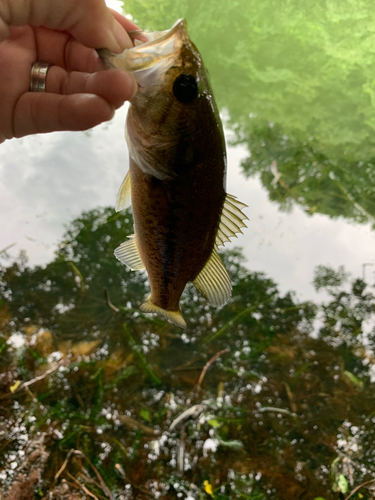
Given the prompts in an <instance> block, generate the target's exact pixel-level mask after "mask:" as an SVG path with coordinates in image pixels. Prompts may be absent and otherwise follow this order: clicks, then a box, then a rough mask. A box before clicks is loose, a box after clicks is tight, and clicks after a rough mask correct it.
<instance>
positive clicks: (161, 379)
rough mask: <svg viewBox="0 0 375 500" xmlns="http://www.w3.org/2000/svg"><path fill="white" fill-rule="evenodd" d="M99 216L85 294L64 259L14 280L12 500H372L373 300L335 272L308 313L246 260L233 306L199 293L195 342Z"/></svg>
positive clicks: (2, 468) (9, 314) (8, 312)
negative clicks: (153, 296) (156, 309)
mask: <svg viewBox="0 0 375 500" xmlns="http://www.w3.org/2000/svg"><path fill="white" fill-rule="evenodd" d="M97 217H103V214H102V213H98V214H97V215H96V216H95V217H93V216H92V214H91V213H89V214H87V216H86V218H85V217H83V218H82V219H80V223H79V226H80V228H81V229H80V230H79V231H78V232H77V231H76V232H75V233H74V234H75V236H74V238H75V240H74V241H75V242H76V243H74V245H73V246H72V247H71V248H68V249H65V251H66V253H67V254H68V255H69V256H70V258H71V260H72V261H74V262H75V265H76V267H77V269H79V270H80V273H81V275H82V277H83V279H84V282H85V284H86V285H85V293H84V294H82V293H81V288H80V285H79V284H77V283H76V278H75V277H76V274H75V273H74V272H73V270H72V268H71V266H69V265H67V266H62V265H61V257H57V259H60V260H58V262H56V266H55V264H54V263H51V264H50V265H49V266H47V267H46V268H45V269H40V268H34V269H31V268H28V267H27V266H26V264H25V263H24V261H22V262H16V263H13V264H12V265H11V266H8V267H3V268H2V269H1V273H0V292H1V294H2V299H1V300H2V303H1V306H0V330H1V332H2V333H1V334H0V351H1V356H0V481H1V495H2V498H7V499H8V500H14V499H34V498H35V499H45V500H52V499H59V500H60V499H61V500H64V499H67V500H68V499H69V500H72V499H89V498H98V499H99V498H111V497H112V498H113V499H116V500H127V499H143V498H147V499H148V498H165V499H174V498H182V499H185V500H191V499H194V500H195V499H205V500H207V499H210V498H212V499H215V500H220V499H221V500H229V499H230V500H232V499H234V500H237V499H244V498H245V499H246V498H247V499H252V500H255V499H257V500H263V499H266V498H267V499H270V498H271V499H276V500H284V499H285V500H293V499H303V500H314V499H316V498H319V497H320V498H323V499H325V500H331V499H338V500H339V499H343V498H346V497H348V496H349V495H350V494H351V495H352V496H351V498H353V499H356V500H359V499H362V500H363V499H364V500H370V498H372V497H373V490H372V487H373V483H372V481H373V478H374V476H375V465H374V464H375V448H374V442H375V440H374V423H375V417H374V407H375V396H374V394H375V391H374V389H375V387H374V383H373V381H372V378H371V367H372V365H373V363H374V359H375V354H374V346H375V336H374V334H373V332H370V333H368V330H366V331H367V333H364V331H363V328H362V325H363V323H364V322H366V324H368V323H369V322H371V321H373V319H374V296H373V294H372V290H371V289H370V288H369V287H366V284H365V283H364V282H362V281H361V280H353V281H352V282H351V284H350V291H348V287H346V288H344V287H343V284H342V283H341V282H340V281H337V280H336V281H337V283H336V284H335V286H334V287H332V286H331V285H332V283H333V281H332V279H331V280H328V281H327V279H326V278H327V276H328V275H329V276H331V278H332V276H333V278H335V276H334V271H333V270H330V271H331V274H329V273H328V274H327V273H326V275H325V274H324V272H323V271H322V270H321V269H320V270H319V272H320V275H319V276H320V278H319V279H320V280H321V281H320V282H319V283H317V286H318V287H319V286H320V285H322V283H323V282H324V286H323V289H324V290H326V291H328V293H330V300H329V301H328V302H326V303H325V304H324V305H323V306H318V305H316V304H306V303H303V304H299V303H298V302H296V301H295V300H294V298H293V297H292V296H291V295H289V294H287V295H285V296H281V295H280V294H279V293H278V291H277V288H276V287H275V285H274V283H273V282H272V281H271V280H268V279H267V278H265V277H264V276H263V275H261V274H259V273H249V272H248V271H247V270H246V269H245V268H244V267H243V266H242V265H241V258H240V254H239V253H238V252H237V253H236V252H233V253H232V254H226V255H224V259H225V260H226V262H227V264H228V268H229V269H231V270H232V272H233V277H234V300H233V302H231V303H230V304H228V306H226V307H225V308H223V309H222V310H220V311H217V312H213V310H212V309H211V308H209V307H208V306H207V304H206V302H205V301H204V299H202V298H201V297H199V296H198V295H197V294H196V292H195V291H194V289H193V288H188V289H187V291H186V294H185V296H184V304H183V306H184V316H185V317H186V318H187V321H188V324H190V325H191V327H190V329H188V330H187V331H186V332H183V333H181V331H179V330H178V329H176V328H175V327H174V326H172V325H170V324H165V323H161V322H160V320H159V319H157V320H156V321H154V320H153V318H150V320H149V319H148V318H147V317H146V316H144V315H142V314H139V313H138V311H137V303H139V302H141V300H142V298H143V295H144V294H145V288H144V283H143V278H142V276H140V277H139V276H138V277H137V275H136V274H131V273H128V271H126V270H125V269H123V268H121V267H118V266H117V264H116V263H114V259H113V258H112V257H111V258H109V255H110V254H111V252H112V250H113V248H112V247H114V246H116V245H117V241H116V237H115V236H116V234H115V232H114V233H113V232H112V233H111V239H110V240H108V238H107V236H108V234H107V232H106V231H104V230H102V229H103V228H102V226H100V225H97V224H96V220H97ZM118 221H119V218H118V217H117V218H115V219H113V224H115V223H116V222H118ZM93 227H94V228H95V227H96V229H95V230H93ZM107 230H108V228H107ZM122 237H123V236H122V234H121V238H122ZM117 239H119V238H117ZM83 241H84V242H85V245H86V247H85V246H84V245H83V243H82V242H83ZM98 244H99V249H97V246H98ZM106 245H107V246H106ZM77 247H79V248H78V250H77ZM84 248H86V250H85V252H83V249H84ZM76 251H77V252H78V253H76V254H74V252H76ZM96 251H98V252H100V255H101V266H100V267H97V266H92V262H95V252H96ZM107 253H108V259H107ZM332 272H333V274H332ZM47 280H49V281H48V287H49V288H48V290H47V291H46V283H47ZM116 280H117V281H116ZM26 284H27V286H26ZM77 285H78V286H77ZM105 287H107V289H108V291H110V294H111V299H110V300H109V292H108V293H107V296H104V295H103V289H104V288H105ZM117 287H118V288H117ZM120 292H121V293H120ZM120 298H121V300H120ZM111 301H112V302H111ZM57 304H59V306H57ZM121 304H123V305H121ZM255 304H258V305H255ZM111 305H112V307H111ZM36 306H37V307H38V308H37V309H36ZM36 310H37V312H36ZM317 311H318V312H319V316H320V318H321V327H320V328H319V329H318V330H317V331H315V332H314V335H311V333H312V332H313V328H312V322H313V321H314V320H315V318H316V314H317ZM233 318H234V320H233ZM229 325H230V328H229ZM16 337H17V338H18V341H20V340H21V342H20V343H19V346H18V347H15V345H14V339H15V338H16ZM207 339H209V342H204V341H205V340H207Z"/></svg>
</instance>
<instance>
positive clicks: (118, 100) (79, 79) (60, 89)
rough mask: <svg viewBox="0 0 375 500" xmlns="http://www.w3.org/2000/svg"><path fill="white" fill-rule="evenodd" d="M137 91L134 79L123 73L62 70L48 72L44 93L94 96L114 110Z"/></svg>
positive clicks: (55, 69)
mask: <svg viewBox="0 0 375 500" xmlns="http://www.w3.org/2000/svg"><path fill="white" fill-rule="evenodd" d="M137 89H138V85H137V83H136V82H135V79H134V78H133V77H132V76H131V75H130V74H129V73H125V71H120V70H116V69H109V70H108V71H100V72H98V73H93V74H90V73H81V72H77V71H74V72H72V73H67V72H66V71H64V70H63V69H62V68H58V67H56V66H55V67H52V68H50V70H49V71H48V75H47V81H46V91H47V92H51V93H54V94H63V95H70V94H96V95H98V96H100V97H102V98H103V99H105V100H106V101H108V102H109V103H110V104H111V105H112V106H114V107H115V108H116V109H117V108H119V107H120V106H122V105H123V104H124V102H125V101H126V100H129V99H131V98H132V97H133V96H134V95H135V93H136V91H137Z"/></svg>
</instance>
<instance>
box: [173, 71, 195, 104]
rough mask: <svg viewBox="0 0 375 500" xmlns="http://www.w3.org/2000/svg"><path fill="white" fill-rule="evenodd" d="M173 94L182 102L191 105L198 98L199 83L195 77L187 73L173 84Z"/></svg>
mask: <svg viewBox="0 0 375 500" xmlns="http://www.w3.org/2000/svg"><path fill="white" fill-rule="evenodd" d="M173 93H174V95H175V97H176V99H178V100H179V101H180V102H182V103H184V104H189V103H190V102H193V101H194V99H195V98H196V97H197V96H198V83H197V80H196V79H195V78H194V76H192V75H189V74H187V73H182V75H179V76H178V77H177V78H176V80H175V81H174V84H173Z"/></svg>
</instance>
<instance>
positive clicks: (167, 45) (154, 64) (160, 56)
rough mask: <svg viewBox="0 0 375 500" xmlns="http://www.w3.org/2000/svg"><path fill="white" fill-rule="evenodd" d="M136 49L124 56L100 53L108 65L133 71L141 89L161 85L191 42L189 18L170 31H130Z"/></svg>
mask: <svg viewBox="0 0 375 500" xmlns="http://www.w3.org/2000/svg"><path fill="white" fill-rule="evenodd" d="M129 36H130V38H131V39H132V40H133V42H134V43H135V47H133V48H132V49H127V50H125V51H124V52H122V53H121V54H118V55H117V54H108V53H106V52H105V51H98V52H99V55H100V56H101V58H102V60H103V62H104V64H105V66H106V67H107V68H108V67H112V68H113V67H114V68H118V69H122V70H125V71H130V72H132V73H133V74H134V76H135V79H136V80H137V82H138V83H139V85H140V86H141V87H146V86H149V85H155V84H158V83H160V82H161V80H162V78H163V76H164V75H165V73H166V72H167V71H168V69H169V68H170V67H171V66H172V65H180V64H181V63H179V62H178V59H179V56H180V54H181V48H182V46H183V45H184V43H185V42H186V41H187V40H189V36H188V32H187V22H186V19H179V20H178V21H176V22H175V24H174V25H173V26H172V28H171V29H169V30H166V31H153V32H148V31H141V30H139V31H130V32H129Z"/></svg>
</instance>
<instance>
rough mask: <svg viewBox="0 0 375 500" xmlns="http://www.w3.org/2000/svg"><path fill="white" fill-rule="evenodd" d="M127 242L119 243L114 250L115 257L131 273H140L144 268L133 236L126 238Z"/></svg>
mask: <svg viewBox="0 0 375 500" xmlns="http://www.w3.org/2000/svg"><path fill="white" fill-rule="evenodd" d="M128 238H129V239H128V240H127V241H125V242H124V243H121V245H120V246H119V247H117V248H116V250H115V252H114V253H115V256H116V257H117V258H118V260H119V261H120V262H122V263H123V264H125V265H126V266H128V267H129V268H130V269H131V270H132V271H140V270H141V269H144V268H145V266H144V264H143V262H142V259H141V256H140V255H139V250H138V246H137V240H136V239H135V235H134V234H132V235H131V236H128Z"/></svg>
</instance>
